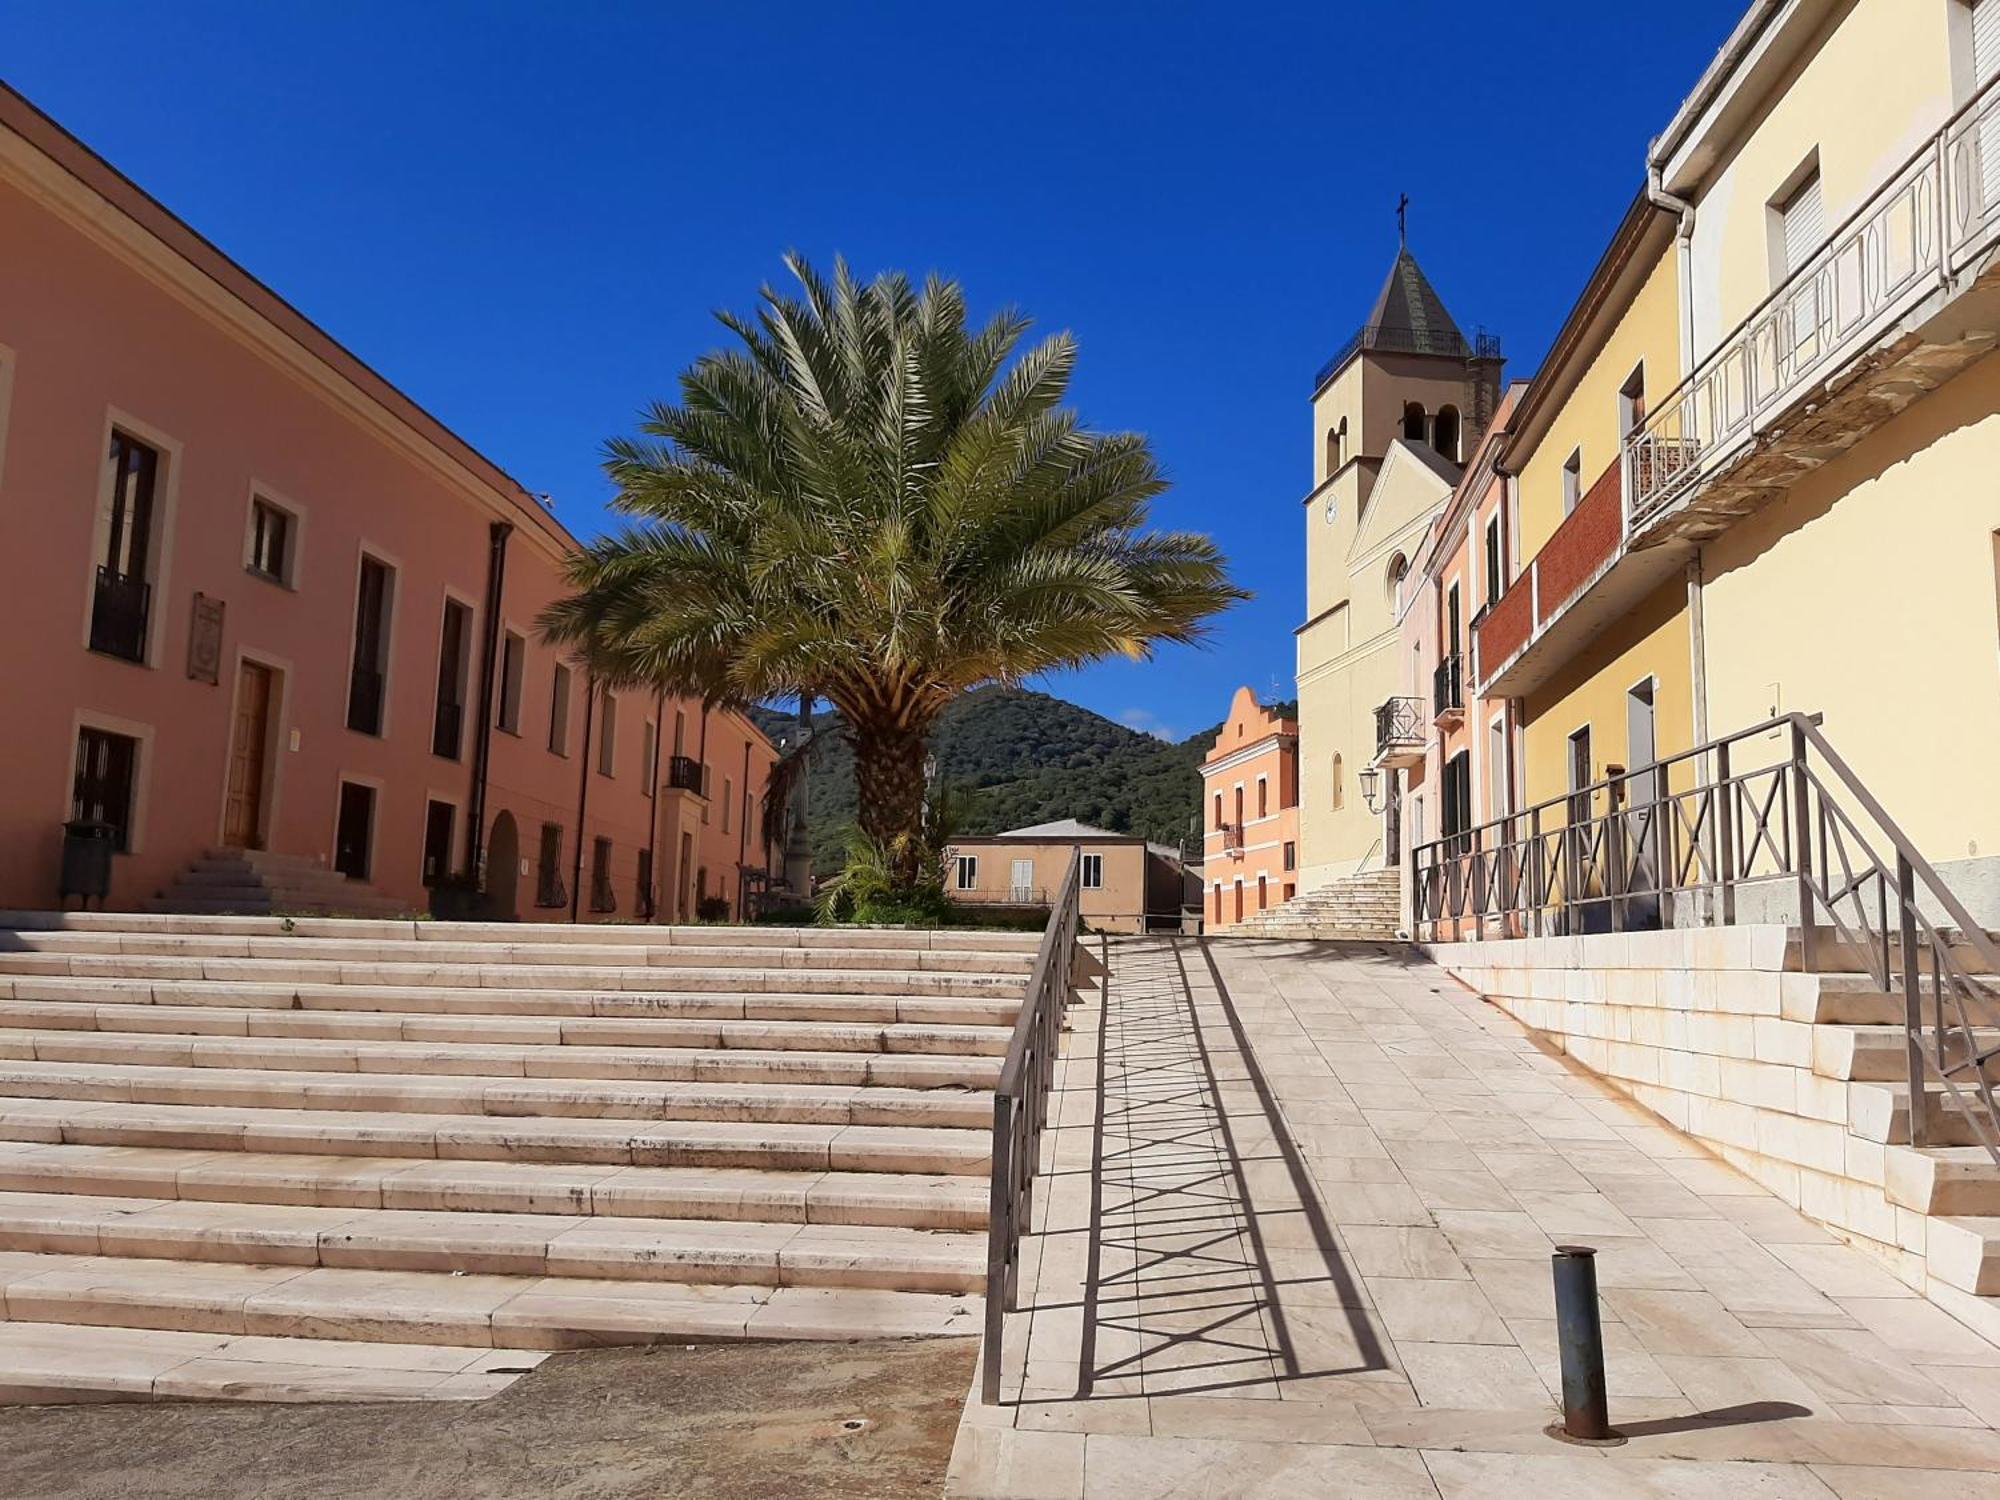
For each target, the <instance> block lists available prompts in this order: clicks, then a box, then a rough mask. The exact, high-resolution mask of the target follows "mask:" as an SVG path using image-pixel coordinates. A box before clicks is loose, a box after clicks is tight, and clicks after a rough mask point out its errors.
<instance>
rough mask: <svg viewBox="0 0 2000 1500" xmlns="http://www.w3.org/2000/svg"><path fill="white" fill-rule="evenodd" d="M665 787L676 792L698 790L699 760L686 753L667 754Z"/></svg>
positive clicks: (699, 779)
mask: <svg viewBox="0 0 2000 1500" xmlns="http://www.w3.org/2000/svg"><path fill="white" fill-rule="evenodd" d="M667 788H668V790H670V791H676V792H699V791H700V790H701V762H700V761H698V760H696V759H694V758H693V757H692V756H688V755H670V756H668V757H667Z"/></svg>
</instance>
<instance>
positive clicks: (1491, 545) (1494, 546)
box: [1486, 515, 1502, 605]
mask: <svg viewBox="0 0 2000 1500" xmlns="http://www.w3.org/2000/svg"><path fill="white" fill-rule="evenodd" d="M1501 587H1502V583H1501V569H1500V518H1499V517H1498V516H1497V515H1496V516H1491V517H1489V518H1488V519H1487V522H1486V602H1487V603H1488V604H1489V605H1491V604H1496V603H1498V602H1499V599H1500V590H1501Z"/></svg>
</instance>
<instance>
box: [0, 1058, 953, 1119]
mask: <svg viewBox="0 0 2000 1500" xmlns="http://www.w3.org/2000/svg"><path fill="white" fill-rule="evenodd" d="M210 1061H211V1062H213V1063H217V1064H218V1065H216V1066H204V1067H158V1066H148V1065H142V1064H123V1065H118V1064H110V1063H84V1062H18V1061H14V1062H0V1098H4V1099H71V1100H99V1101H105V1102H111V1103H120V1104H186V1105H213V1106H216V1107H218V1108H223V1109H236V1108H254V1109H302V1110H303V1109H311V1110H356V1111H362V1112H370V1111H378V1110H391V1111H396V1112H400V1113H404V1114H440V1115H489V1116H494V1117H499V1118H508V1119H513V1118H533V1119H577V1120H735V1121H743V1122H756V1123H782V1124H806V1125H898V1126H900V1125H911V1126H926V1127H928V1126H942V1127H949V1128H964V1129H978V1128H979V1127H980V1126H982V1125H988V1124H990V1123H991V1120H992V1115H993V1103H992V1096H991V1095H989V1094H980V1093H973V1092H970V1091H964V1090H955V1089H902V1088H893V1087H882V1086H873V1087H871V1086H867V1085H849V1086H843V1085H819V1084H806V1083H798V1084H792V1083H785V1084H772V1083H764V1084H757V1083H752V1084H729V1083H705V1082H695V1083H665V1084H662V1083H652V1082H642V1081H627V1080H622V1079H593V1078H548V1079H542V1078H534V1079H531V1078H521V1077H513V1078H507V1077H491V1076H481V1075H477V1074H438V1073H415V1072H413V1073H379V1072H364V1073H355V1072H345V1073H333V1072H322V1073H314V1072H305V1071H282V1070H274V1069H267V1068H260V1067H229V1066H226V1065H221V1064H223V1063H226V1061H227V1060H226V1059H215V1058H211V1059H210Z"/></svg>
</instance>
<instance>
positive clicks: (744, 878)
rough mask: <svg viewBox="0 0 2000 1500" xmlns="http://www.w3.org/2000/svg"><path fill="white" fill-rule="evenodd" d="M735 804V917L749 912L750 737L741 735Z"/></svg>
mask: <svg viewBox="0 0 2000 1500" xmlns="http://www.w3.org/2000/svg"><path fill="white" fill-rule="evenodd" d="M736 786H737V796H738V798H739V800H738V802H737V804H736V813H737V818H736V918H737V920H738V921H742V920H743V919H744V918H745V917H746V916H748V915H749V912H750V902H749V900H748V899H747V898H748V896H749V891H750V874H749V871H750V737H749V736H748V735H745V736H744V737H743V779H742V780H741V781H739V782H738V783H737V784H736Z"/></svg>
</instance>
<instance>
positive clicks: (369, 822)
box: [333, 781, 375, 880]
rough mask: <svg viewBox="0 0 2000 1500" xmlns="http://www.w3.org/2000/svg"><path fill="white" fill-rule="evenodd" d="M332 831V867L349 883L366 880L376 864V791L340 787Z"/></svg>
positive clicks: (350, 783) (355, 783) (362, 785)
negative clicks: (350, 881)
mask: <svg viewBox="0 0 2000 1500" xmlns="http://www.w3.org/2000/svg"><path fill="white" fill-rule="evenodd" d="M338 806H339V810H338V812H337V814H336V815H335V820H334V830H333V867H334V869H336V870H338V871H340V873H341V874H343V875H345V876H346V877H347V878H348V879H349V880H366V879H367V878H368V872H369V871H370V870H371V869H373V868H374V864H375V788H374V787H372V786H368V785H367V784H365V783H363V782H359V781H343V782H341V784H340V800H339V804H338Z"/></svg>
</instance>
